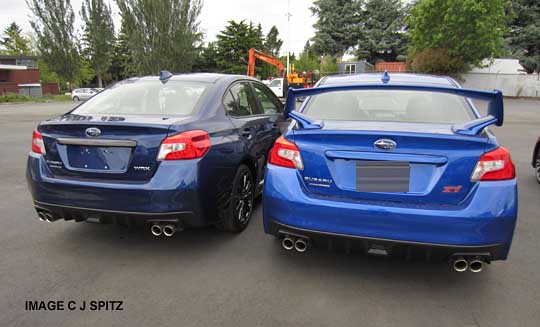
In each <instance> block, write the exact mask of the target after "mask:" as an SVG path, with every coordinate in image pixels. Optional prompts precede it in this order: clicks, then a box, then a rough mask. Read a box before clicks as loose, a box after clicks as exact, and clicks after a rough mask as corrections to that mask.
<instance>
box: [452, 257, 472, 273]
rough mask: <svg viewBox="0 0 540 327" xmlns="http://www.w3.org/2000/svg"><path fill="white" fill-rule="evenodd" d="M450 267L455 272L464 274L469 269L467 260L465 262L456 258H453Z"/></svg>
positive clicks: (461, 258) (460, 258)
mask: <svg viewBox="0 0 540 327" xmlns="http://www.w3.org/2000/svg"><path fill="white" fill-rule="evenodd" d="M452 266H453V267H454V270H455V271H457V272H464V271H466V270H467V268H468V267H469V263H468V262H467V260H465V258H463V257H457V258H454V261H453V263H452Z"/></svg>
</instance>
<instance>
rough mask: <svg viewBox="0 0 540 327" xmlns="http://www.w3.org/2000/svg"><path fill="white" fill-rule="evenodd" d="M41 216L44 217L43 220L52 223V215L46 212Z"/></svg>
mask: <svg viewBox="0 0 540 327" xmlns="http://www.w3.org/2000/svg"><path fill="white" fill-rule="evenodd" d="M43 216H44V217H45V221H46V222H48V223H52V222H53V221H54V220H53V216H52V215H51V214H50V213H48V212H47V213H45V214H43Z"/></svg>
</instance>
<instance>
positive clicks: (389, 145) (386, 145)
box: [373, 139, 397, 150]
mask: <svg viewBox="0 0 540 327" xmlns="http://www.w3.org/2000/svg"><path fill="white" fill-rule="evenodd" d="M373 145H374V146H375V147H377V148H379V149H381V150H394V149H395V148H396V146H397V143H396V142H394V141H392V140H389V139H380V140H377V141H375V142H374V143H373Z"/></svg>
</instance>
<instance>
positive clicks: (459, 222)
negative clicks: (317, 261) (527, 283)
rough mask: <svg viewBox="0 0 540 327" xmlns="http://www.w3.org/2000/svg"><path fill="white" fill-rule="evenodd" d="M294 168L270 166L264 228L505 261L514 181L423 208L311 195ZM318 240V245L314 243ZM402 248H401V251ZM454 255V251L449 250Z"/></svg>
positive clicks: (481, 187) (513, 219) (512, 219)
mask: <svg viewBox="0 0 540 327" xmlns="http://www.w3.org/2000/svg"><path fill="white" fill-rule="evenodd" d="M297 174H298V173H297V171H296V170H294V169H288V168H282V167H277V166H274V165H268V168H267V175H266V178H265V189H264V198H263V206H264V209H263V217H264V228H265V232H266V233H268V234H272V235H276V236H277V235H278V234H279V231H280V229H284V230H287V229H292V230H296V231H297V232H298V231H300V232H302V233H304V234H305V233H311V234H313V235H315V236H317V237H315V240H317V239H320V238H321V236H323V237H322V238H324V239H329V238H330V239H332V238H333V239H348V240H360V242H359V243H361V244H363V246H364V247H365V246H366V245H369V244H370V243H369V242H368V243H366V241H370V240H371V241H377V242H379V243H384V244H389V245H392V244H406V245H409V246H415V248H416V247H424V248H429V249H446V250H445V251H442V252H443V253H444V252H448V253H450V252H452V251H455V252H454V253H459V252H475V253H476V252H478V251H479V250H480V252H483V251H488V252H489V253H490V256H491V259H492V260H504V259H506V258H507V256H508V251H509V249H510V245H511V242H512V237H513V232H514V227H515V223H516V217H517V183H516V180H510V181H500V182H486V183H478V185H477V189H475V190H474V191H473V193H472V194H473V196H471V197H469V198H468V199H467V201H465V203H463V204H462V205H459V206H448V207H441V206H438V207H428V206H425V207H419V206H405V205H400V204H382V203H361V202H352V201H351V202H344V201H335V200H332V199H331V198H328V197H325V198H322V197H317V196H314V195H313V194H311V193H309V192H308V191H307V190H306V189H305V188H304V187H303V185H302V184H301V182H300V180H299V176H298V175H297ZM314 243H317V242H316V241H314ZM398 252H399V251H398ZM450 254H451V253H450Z"/></svg>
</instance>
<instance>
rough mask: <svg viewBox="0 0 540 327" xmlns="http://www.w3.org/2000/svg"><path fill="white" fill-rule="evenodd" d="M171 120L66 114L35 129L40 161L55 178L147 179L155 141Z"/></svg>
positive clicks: (151, 170) (156, 145)
mask: <svg viewBox="0 0 540 327" xmlns="http://www.w3.org/2000/svg"><path fill="white" fill-rule="evenodd" d="M177 122H178V119H177V118H171V117H162V116H159V117H158V116H144V117H143V116H86V115H73V114H68V115H64V116H60V117H58V118H55V119H52V120H49V121H46V122H44V123H42V124H41V125H40V126H39V128H38V129H39V131H40V133H41V134H42V135H43V140H44V143H45V148H46V154H45V160H46V162H47V165H48V167H49V168H50V170H51V172H52V173H53V174H54V175H55V176H62V177H65V178H73V179H96V180H103V179H106V180H130V181H134V182H137V181H139V182H144V181H147V180H149V179H150V178H151V177H152V176H153V175H154V173H155V171H156V169H157V167H158V166H159V161H157V160H156V157H157V154H158V151H159V147H160V145H161V141H162V140H163V139H164V138H165V137H167V135H168V133H169V129H170V126H171V124H172V123H177Z"/></svg>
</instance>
